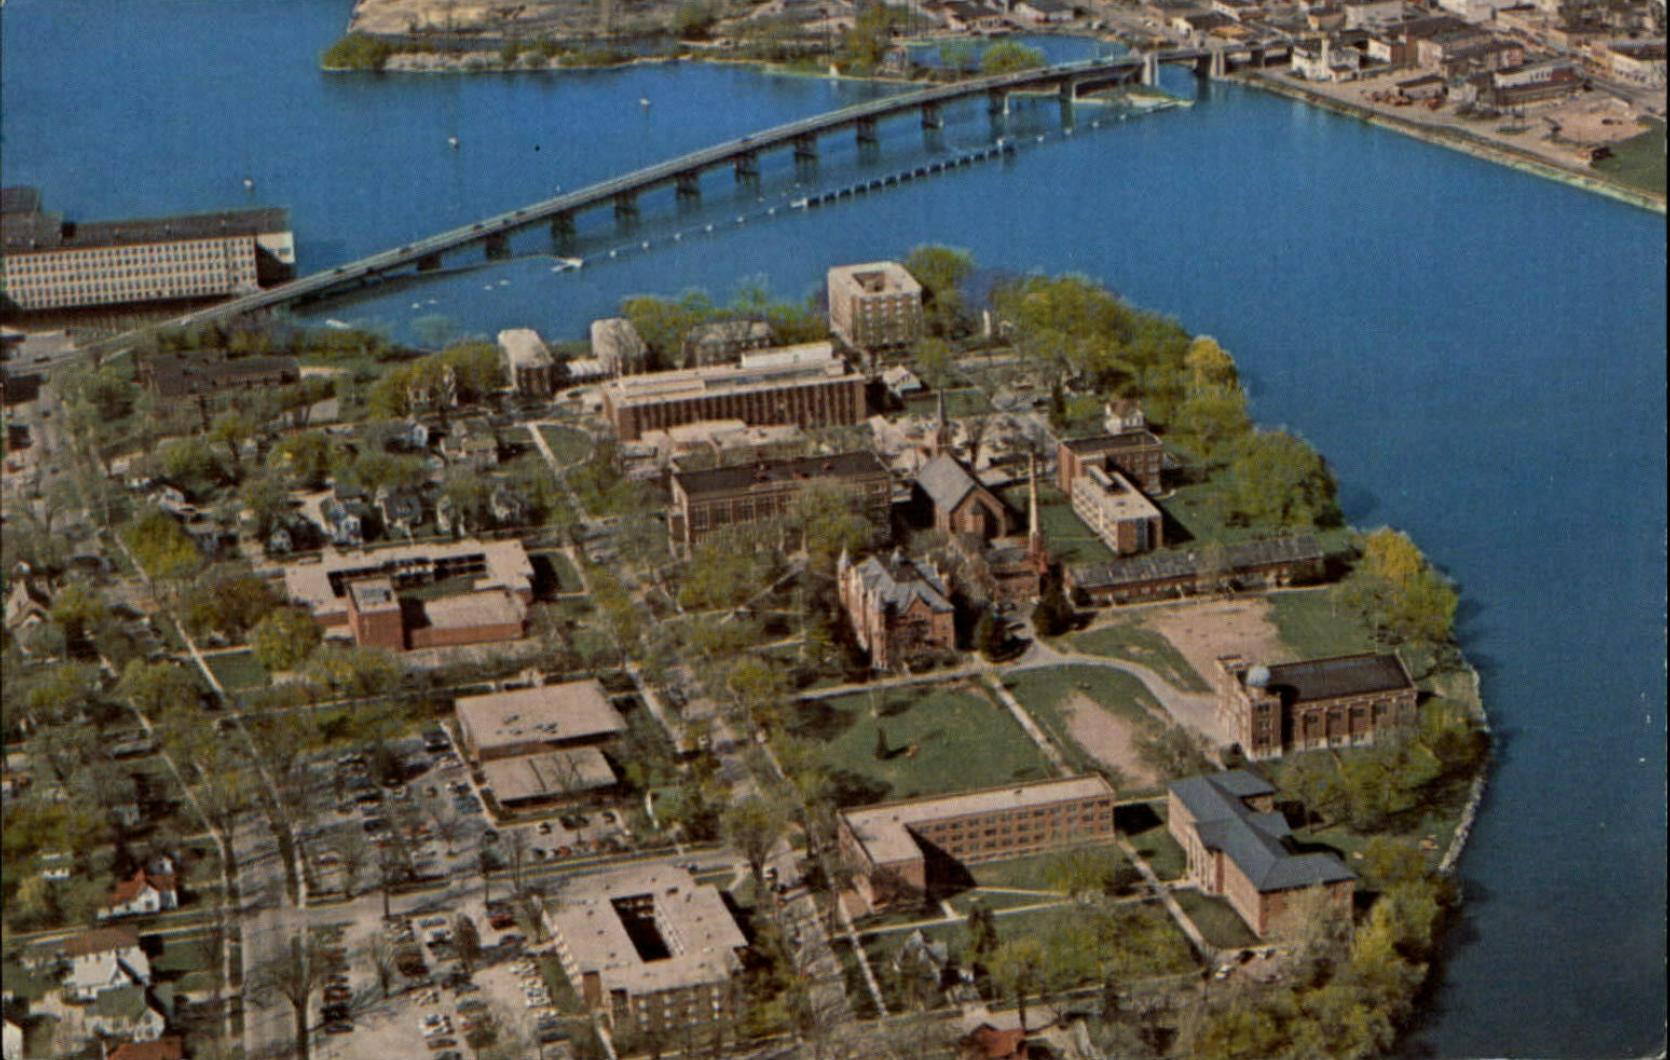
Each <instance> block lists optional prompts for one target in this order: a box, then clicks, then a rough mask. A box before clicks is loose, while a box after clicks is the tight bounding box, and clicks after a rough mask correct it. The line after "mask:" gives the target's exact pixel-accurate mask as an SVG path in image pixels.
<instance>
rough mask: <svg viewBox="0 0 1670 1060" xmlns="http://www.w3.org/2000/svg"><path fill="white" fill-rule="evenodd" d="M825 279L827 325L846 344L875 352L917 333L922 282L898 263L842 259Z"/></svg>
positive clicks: (912, 338) (908, 341)
mask: <svg viewBox="0 0 1670 1060" xmlns="http://www.w3.org/2000/svg"><path fill="white" fill-rule="evenodd" d="M827 279H828V288H829V326H830V330H831V331H833V332H834V333H835V334H836V335H837V336H838V337H839V338H840V339H841V340H842V341H843V342H845V343H846V344H847V345H849V346H851V347H853V348H854V349H858V350H863V351H864V352H866V353H876V352H879V351H882V350H888V349H894V348H897V347H901V346H908V345H910V344H911V343H913V342H915V341H916V340H917V339H919V338H921V337H922V285H921V284H919V283H917V282H916V277H914V276H912V275H911V274H910V271H909V270H908V269H906V268H905V267H904V266H903V265H900V264H898V263H897V262H892V261H874V262H870V263H868V264H865V265H842V266H840V267H838V268H833V269H830V270H829V273H828V277H827Z"/></svg>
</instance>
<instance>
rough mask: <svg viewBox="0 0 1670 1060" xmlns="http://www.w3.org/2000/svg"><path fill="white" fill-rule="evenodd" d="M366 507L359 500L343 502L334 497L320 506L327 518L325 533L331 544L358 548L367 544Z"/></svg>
mask: <svg viewBox="0 0 1670 1060" xmlns="http://www.w3.org/2000/svg"><path fill="white" fill-rule="evenodd" d="M365 511H366V508H365V506H364V505H363V504H361V503H360V502H358V501H351V502H349V503H346V504H345V503H343V502H342V501H339V500H337V499H336V498H334V497H332V498H330V499H329V500H327V501H325V503H324V504H323V505H321V506H320V509H319V514H320V515H321V516H323V517H324V520H325V533H326V535H327V536H329V537H330V540H331V544H333V545H336V546H338V547H339V548H357V547H359V546H360V545H363V544H365V531H366V525H365V516H364V513H365Z"/></svg>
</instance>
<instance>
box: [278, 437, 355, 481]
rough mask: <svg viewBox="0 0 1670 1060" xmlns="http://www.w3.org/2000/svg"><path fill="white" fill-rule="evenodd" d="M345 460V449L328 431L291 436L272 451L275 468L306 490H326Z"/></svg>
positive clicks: (281, 441) (282, 440) (281, 440)
mask: <svg viewBox="0 0 1670 1060" xmlns="http://www.w3.org/2000/svg"><path fill="white" fill-rule="evenodd" d="M342 457H343V453H342V451H341V448H340V447H339V446H338V445H337V444H336V442H334V441H332V440H331V437H330V436H329V435H328V434H326V433H325V432H324V431H296V432H294V433H291V434H287V435H285V436H284V437H283V438H282V439H280V440H279V442H278V444H277V445H275V446H273V451H272V462H273V467H274V468H275V469H277V470H279V471H281V472H283V473H284V474H285V475H287V476H288V477H289V479H290V481H291V482H292V483H294V484H295V485H297V486H301V487H303V488H306V489H318V488H319V487H321V486H323V485H324V484H325V480H326V479H328V478H329V477H330V474H331V469H332V468H333V467H334V466H335V465H336V464H337V463H338V462H340V461H341V459H342Z"/></svg>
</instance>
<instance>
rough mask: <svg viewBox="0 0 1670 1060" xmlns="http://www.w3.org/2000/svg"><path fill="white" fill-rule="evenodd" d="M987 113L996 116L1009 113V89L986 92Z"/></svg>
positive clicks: (995, 89)
mask: <svg viewBox="0 0 1670 1060" xmlns="http://www.w3.org/2000/svg"><path fill="white" fill-rule="evenodd" d="M986 113H987V114H991V115H994V116H995V115H998V114H1007V113H1009V90H1008V89H1007V88H988V89H987V90H986Z"/></svg>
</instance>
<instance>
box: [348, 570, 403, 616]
mask: <svg viewBox="0 0 1670 1060" xmlns="http://www.w3.org/2000/svg"><path fill="white" fill-rule="evenodd" d="M348 598H349V599H351V600H353V602H354V608H355V609H356V610H359V611H381V610H388V609H389V608H394V609H396V610H398V609H399V607H400V600H399V599H398V598H397V597H396V596H395V595H394V582H392V581H390V580H389V579H387V578H366V579H364V580H363V581H357V582H354V583H353V584H352V585H350V586H348Z"/></svg>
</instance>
